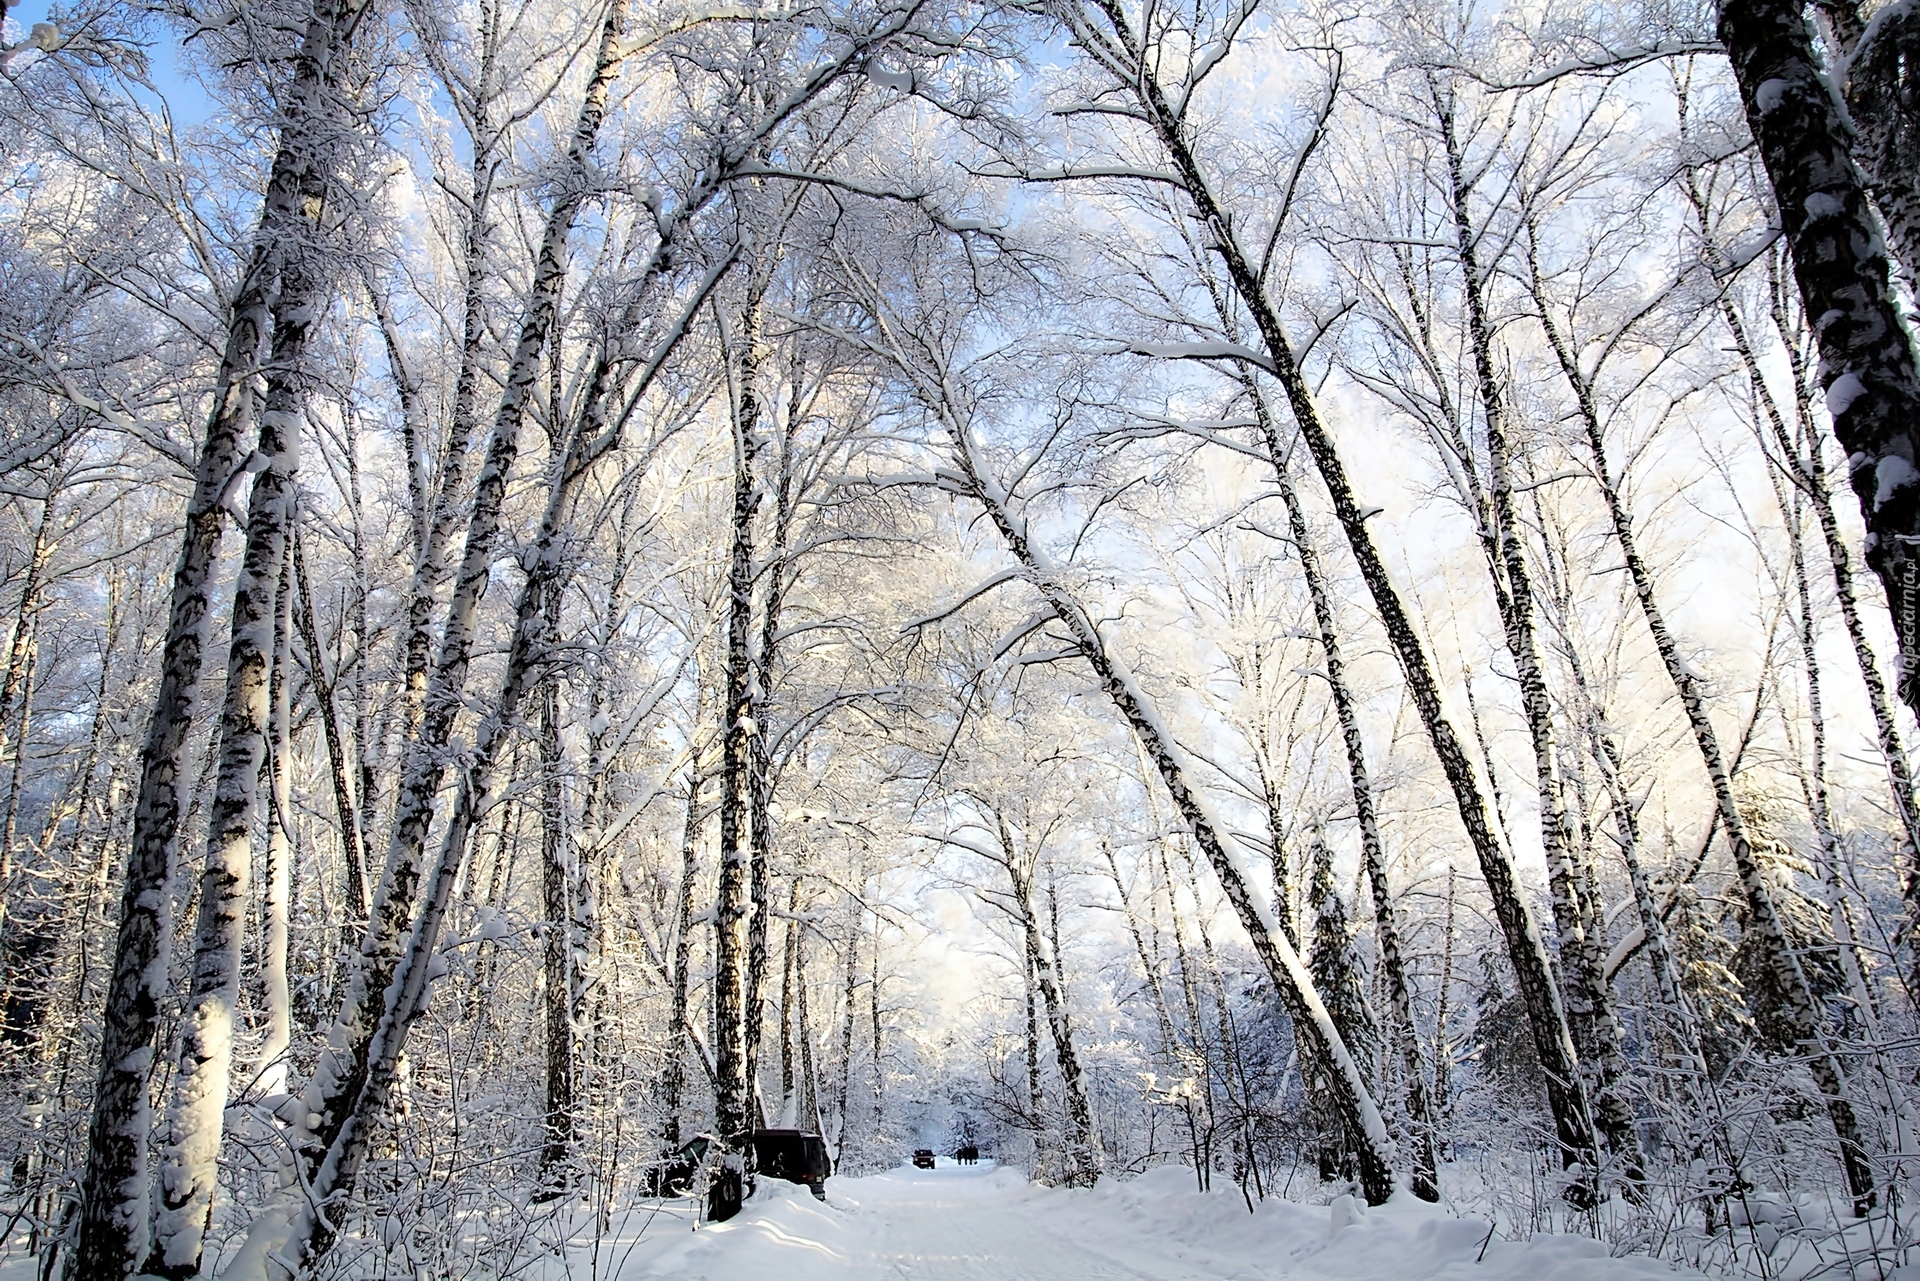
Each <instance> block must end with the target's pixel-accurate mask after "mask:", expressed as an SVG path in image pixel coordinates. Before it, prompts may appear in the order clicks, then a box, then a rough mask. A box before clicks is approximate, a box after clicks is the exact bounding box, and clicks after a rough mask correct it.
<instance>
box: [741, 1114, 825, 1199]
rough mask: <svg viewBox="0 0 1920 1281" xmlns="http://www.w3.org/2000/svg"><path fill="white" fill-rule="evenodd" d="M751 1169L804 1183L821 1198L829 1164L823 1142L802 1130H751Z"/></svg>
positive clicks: (821, 1139)
mask: <svg viewBox="0 0 1920 1281" xmlns="http://www.w3.org/2000/svg"><path fill="white" fill-rule="evenodd" d="M753 1164H754V1168H755V1169H756V1170H757V1171H758V1172H759V1173H761V1174H763V1175H765V1176H766V1177H767V1178H769V1179H785V1180H786V1181H787V1182H788V1183H804V1184H806V1185H807V1186H808V1187H809V1188H811V1189H813V1194H814V1195H815V1196H817V1197H819V1198H820V1199H821V1200H822V1201H824V1200H826V1199H827V1188H826V1183H827V1176H828V1175H830V1174H832V1173H833V1163H832V1162H831V1161H830V1160H828V1159H827V1141H826V1140H825V1139H823V1138H821V1137H820V1136H819V1135H817V1134H812V1133H809V1132H808V1131H806V1130H755V1131H754V1132H753Z"/></svg>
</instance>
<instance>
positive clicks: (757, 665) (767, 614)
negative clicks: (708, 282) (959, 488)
mask: <svg viewBox="0 0 1920 1281" xmlns="http://www.w3.org/2000/svg"><path fill="white" fill-rule="evenodd" d="M759 311H760V308H759V302H758V299H755V301H754V305H753V307H752V310H751V312H750V317H749V319H750V323H749V324H748V325H747V326H745V330H746V332H745V334H744V337H745V339H746V341H747V343H748V344H749V348H748V351H747V353H746V355H747V359H746V362H745V363H746V371H745V376H744V377H743V379H742V388H743V389H746V390H748V391H749V394H750V382H749V379H750V378H751V376H752V375H753V374H754V373H756V372H757V371H758V368H759V360H758V358H757V356H756V355H755V354H754V350H753V348H754V346H755V345H757V344H758V342H759V340H760V333H759V329H760V321H759ZM756 406H757V401H756ZM798 427H799V423H798V422H797V421H796V420H795V419H794V418H793V417H791V416H789V417H788V420H787V425H786V429H785V431H784V432H783V433H782V434H781V441H780V451H779V455H778V457H777V458H775V459H774V464H773V465H774V471H775V479H774V484H773V527H772V529H771V531H770V536H769V540H768V544H769V545H768V547H767V551H766V558H765V563H764V564H763V565H762V566H761V567H760V569H759V572H758V575H757V576H760V577H764V578H765V579H766V589H765V592H764V594H763V597H762V599H761V603H760V637H759V645H758V648H757V650H756V651H755V652H754V654H753V658H752V663H753V667H752V672H751V675H750V678H749V683H748V687H747V702H748V720H749V722H750V723H751V724H752V726H753V733H752V734H751V735H750V736H749V737H748V739H747V777H746V786H747V832H748V836H747V839H748V842H749V846H750V857H751V860H752V875H751V877H750V878H749V879H750V886H751V891H752V893H751V897H752V900H753V920H752V925H751V927H750V928H749V930H748V936H747V1001H746V1008H747V1029H746V1066H747V1080H748V1081H749V1082H750V1083H751V1088H752V1090H753V1098H754V1104H755V1111H756V1114H757V1113H758V1111H759V1105H758V1100H759V1097H760V1046H761V1042H762V1040H763V1039H764V1035H765V1028H766V986H767V967H768V965H769V953H768V943H767V936H768V931H769V930H770V929H771V928H772V922H773V913H772V901H771V900H772V892H773V891H772V883H773V817H772V808H773V762H772V759H771V757H770V754H769V751H768V744H769V742H770V741H771V737H772V730H771V728H770V721H769V717H770V716H771V713H772V710H773V708H772V702H773V682H774V664H775V663H776V661H778V658H779V642H780V616H781V614H782V612H783V611H784V609H785V606H786V586H787V536H788V529H789V526H790V524H791V522H792V519H793V474H792V469H793V445H794V433H795V431H796V430H797V429H798ZM743 430H747V431H750V430H752V423H751V421H749V422H747V423H745V424H744V425H743ZM758 450H759V447H758V446H756V447H755V452H758ZM749 479H750V480H751V478H749ZM748 555H749V561H751V555H752V548H751V546H749V548H748ZM780 1017H781V1020H782V1028H783V1032H784V1029H785V1021H786V1018H787V1014H786V1005H785V998H784V997H782V1004H781V1014H780ZM783 1054H784V1050H783ZM781 1062H782V1064H784V1063H785V1062H786V1060H785V1058H784V1057H783V1058H782V1060H781ZM781 1070H782V1072H783V1073H784V1072H785V1071H786V1068H785V1067H784V1066H783V1067H782V1069H781ZM783 1102H784V1100H783ZM763 1120H764V1118H763Z"/></svg>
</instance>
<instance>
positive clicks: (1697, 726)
mask: <svg viewBox="0 0 1920 1281" xmlns="http://www.w3.org/2000/svg"><path fill="white" fill-rule="evenodd" d="M1534 281H1535V283H1534V289H1535V295H1536V301H1537V302H1539V303H1541V306H1540V308H1539V317H1538V318H1539V320H1540V322H1541V325H1542V328H1543V330H1544V332H1545V333H1546V336H1547V341H1548V344H1549V345H1550V346H1551V347H1552V348H1553V350H1554V354H1555V356H1556V358H1557V359H1558V362H1559V364H1560V367H1561V371H1562V373H1563V374H1564V375H1565V376H1566V378H1567V382H1568V385H1569V386H1570V388H1571V389H1572V391H1573V393H1574V399H1575V404H1576V406H1577V413H1578V417H1579V420H1580V423H1581V426H1582V428H1583V430H1584V432H1585V435H1586V440H1587V448H1588V450H1589V452H1590V453H1591V454H1592V456H1593V475H1594V480H1595V482H1596V483H1597V484H1598V486H1599V488H1600V493H1601V497H1602V499H1603V500H1604V501H1605V503H1606V506H1607V513H1608V516H1609V518H1610V519H1611V522H1612V525H1613V534H1614V540H1615V541H1616V542H1617V543H1618V544H1619V545H1620V552H1621V556H1622V559H1624V560H1625V562H1626V566H1627V575H1628V578H1629V580H1630V582H1631V583H1632V585H1633V592H1634V596H1635V598H1636V599H1637V600H1638V602H1639V604H1640V612H1641V614H1642V616H1643V617H1644V618H1645V619H1646V622H1647V630H1648V631H1649V632H1650V633H1651V634H1652V637H1653V643H1654V648H1655V649H1656V650H1657V651H1658V652H1659V654H1660V661H1661V663H1662V665H1663V666H1664V667H1665V668H1666V671H1667V676H1668V679H1669V680H1671V681H1672V683H1673V687H1674V692H1675V693H1676V694H1678V695H1679V698H1680V705H1681V708H1682V709H1683V710H1684V712H1685V713H1686V717H1687V723H1688V726H1689V727H1690V728H1691V729H1692V731H1693V738H1694V742H1695V744H1696V745H1697V747H1698V748H1699V751H1700V757H1701V761H1702V763H1703V764H1704V765H1705V766H1706V770H1707V777H1708V779H1709V781H1710V782H1711V783H1712V786H1713V795H1714V807H1715V815H1716V817H1717V819H1718V822H1719V826H1720V830H1721V831H1722V832H1723V833H1725V835H1726V838H1727V846H1728V848H1729V849H1730V850H1731V851H1732V853H1733V862H1734V868H1735V870H1736V871H1737V873H1738V875H1739V878H1740V885H1741V890H1742V892H1743V895H1744V897H1745V899H1746V902H1747V910H1748V913H1749V915H1750V916H1751V918H1752V926H1751V928H1753V929H1754V930H1756V931H1758V932H1759V934H1760V937H1761V939H1762V942H1763V947H1764V955H1765V956H1766V958H1767V963H1768V964H1769V966H1771V967H1772V969H1773V972H1774V980H1775V982H1776V983H1777V984H1778V985H1779V989H1780V992H1781V994H1782V1016H1783V1017H1784V1018H1785V1019H1787V1020H1788V1021H1789V1023H1790V1025H1791V1026H1792V1028H1793V1030H1794V1035H1795V1038H1796V1040H1798V1042H1799V1043H1800V1044H1801V1046H1802V1047H1803V1050H1804V1052H1805V1053H1806V1054H1807V1055H1809V1063H1808V1067H1809V1069H1810V1070H1811V1071H1812V1073H1813V1076H1814V1080H1815V1082H1816V1083H1817V1084H1818V1086H1819V1088H1820V1093H1821V1095H1822V1097H1823V1098H1824V1099H1825V1101H1826V1107H1827V1115H1828V1117H1829V1119H1831V1121H1832V1122H1833V1128H1834V1134H1835V1136H1836V1137H1837V1138H1838V1140H1839V1143H1840V1156H1841V1162H1842V1164H1843V1165H1844V1166H1845V1168H1846V1173H1847V1186H1848V1190H1849V1191H1850V1192H1851V1193H1852V1195H1853V1198H1854V1203H1855V1205H1856V1206H1857V1207H1859V1212H1860V1213H1865V1211H1866V1209H1868V1208H1870V1207H1871V1206H1872V1204H1873V1200H1874V1192H1873V1175H1872V1170H1871V1167H1870V1166H1869V1165H1868V1163H1867V1154H1866V1149H1865V1147H1864V1140H1863V1137H1862V1134H1861V1131H1860V1126H1859V1121H1858V1119H1857V1118H1856V1117H1855V1115H1854V1111H1853V1104H1852V1102H1851V1100H1850V1099H1849V1097H1848V1093H1847V1084H1846V1078H1845V1074H1844V1072H1843V1071H1842V1069H1841V1065H1840V1061H1839V1059H1838V1057H1837V1056H1835V1055H1834V1053H1833V1051H1832V1048H1831V1047H1830V1046H1829V1045H1828V1044H1827V1042H1826V1038H1825V1033H1824V1031H1823V1030H1822V1028H1821V1015H1820V1010H1819V1007H1818V1005H1817V1003H1816V1002H1815V1000H1814V997H1813V992H1812V990H1811V989H1810V988H1809V987H1808V986H1807V979H1806V975H1805V974H1804V973H1803V972H1802V971H1801V968H1800V961H1799V958H1798V957H1797V956H1796V955H1795V954H1794V952H1793V949H1792V947H1791V945H1790V944H1789V942H1788V940H1787V936H1786V932H1785V930H1784V929H1783V927H1782V926H1781V923H1780V918H1779V916H1778V914H1777V913H1776V912H1775V911H1774V907H1773V896H1772V892H1771V891H1770V890H1769V889H1768V888H1767V882H1766V875H1765V873H1764V871H1763V870H1762V869H1761V867H1760V864H1759V861H1758V860H1757V859H1756V858H1755V857H1754V854H1753V846H1752V844H1751V842H1750V841H1749V840H1748V838H1747V830H1746V824H1745V822H1744V820H1743V819H1742V818H1741V817H1740V812H1739V809H1738V807H1737V806H1736V805H1735V804H1734V797H1733V779H1732V776H1731V774H1730V773H1729V772H1728V769H1727V766H1726V761H1725V758H1724V757H1723V755H1722V753H1721V750H1720V737H1719V733H1718V731H1717V730H1715V729H1714V726H1713V721H1712V719H1711V718H1710V717H1709V716H1708V715H1707V706H1706V697H1705V694H1704V692H1703V691H1702V690H1701V687H1700V680H1699V677H1698V676H1697V675H1696V674H1695V673H1694V671H1693V668H1692V667H1691V666H1690V665H1689V664H1688V663H1687V661H1686V660H1685V659H1684V658H1683V657H1682V656H1681V654H1680V648H1679V645H1678V643H1677V642H1676V641H1675V640H1674V637H1673V633H1672V631H1671V630H1670V629H1669V628H1668V626H1667V621H1666V616H1665V615H1664V614H1663V613H1662V612H1661V609H1660V603H1659V599H1658V597H1657V595H1656V594H1655V590H1654V582H1653V572H1652V570H1651V568H1650V567H1649V566H1648V565H1647V563H1646V560H1645V559H1644V558H1643V557H1642V556H1641V554H1640V549H1639V545H1638V543H1637V542H1636V540H1635V536H1634V531H1633V518H1632V515H1631V513H1629V512H1628V510H1627V506H1626V501H1625V499H1624V498H1623V497H1622V495H1621V493H1620V487H1619V483H1618V481H1616V480H1615V478H1614V473H1613V469H1612V466H1611V464H1610V462H1609V461H1608V457H1607V448H1606V438H1605V435H1604V430H1603V426H1602V423H1601V420H1600V411H1599V406H1598V404H1597V403H1596V402H1595V400H1594V395H1593V387H1592V383H1591V380H1590V379H1589V378H1588V377H1587V375H1586V374H1585V372H1584V371H1583V370H1582V369H1581V367H1580V364H1579V361H1578V358H1577V356H1576V355H1575V353H1574V352H1573V350H1572V348H1571V347H1570V345H1569V344H1568V342H1567V340H1566V338H1565V336H1564V335H1563V334H1562V333H1561V331H1560V329H1559V327H1558V326H1557V325H1556V324H1555V323H1554V321H1553V319H1552V315H1551V313H1550V311H1549V310H1548V309H1547V307H1546V306H1545V305H1544V301H1545V300H1544V296H1543V294H1542V293H1541V290H1540V285H1539V276H1538V272H1537V270H1536V271H1535V272H1534ZM1916 403H1917V404H1920V402H1916Z"/></svg>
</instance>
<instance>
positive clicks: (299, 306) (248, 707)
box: [146, 251, 326, 1281]
mask: <svg viewBox="0 0 1920 1281" xmlns="http://www.w3.org/2000/svg"><path fill="white" fill-rule="evenodd" d="M310 255H311V251H308V252H306V253H299V254H297V255H296V256H294V257H292V258H291V259H290V261H288V263H287V264H286V265H285V267H284V269H283V276H282V281H281V286H280V294H279V297H278V298H277V299H276V300H275V302H274V306H273V320H274V326H273V354H272V364H271V367H270V372H269V374H268V379H267V394H266V400H265V403H264V404H263V406H262V408H261V412H260V433H259V444H258V446H257V448H256V451H255V453H254V455H253V459H254V461H255V462H257V463H263V464H264V466H263V467H260V468H258V469H257V470H256V474H255V476H254V481H253V492H252V495H251V497H250V498H249V499H248V504H247V546H246V554H245V557H244V559H243V560H242V561H241V565H240V575H239V578H238V580H237V581H236V582H235V584H234V597H233V632H232V639H231V640H230V641H229V643H228V648H227V684H226V696H225V705H224V706H223V708H222V709H221V714H220V763H219V773H218V776H217V781H216V782H215V785H214V796H213V805H212V807H211V810H210V813H209V818H208V830H207V853H206V863H205V865H204V867H203V868H202V870H201V873H200V911H199V921H198V924H197V925H196V927H195V931H194V954H193V963H192V979H191V982H192V987H191V990H190V992H189V994H188V997H187V1006H186V1011H185V1013H184V1014H183V1016H182V1018H181V1026H180V1052H179V1058H178V1060H177V1061H176V1063H175V1067H174V1074H173V1082H172V1098H171V1102H170V1103H169V1105H168V1109H167V1119H166V1128H165V1133H164V1137H163V1139H162V1141H161V1145H160V1171H159V1174H160V1205H159V1207H158V1209H157V1211H156V1213H155V1215H154V1225H153V1253H152V1255H151V1256H150V1257H149V1258H148V1260H147V1264H146V1267H147V1271H148V1272H150V1273H152V1274H154V1275H156V1276H163V1277H169V1278H174V1279H175V1281H184V1279H185V1278H189V1277H192V1276H194V1275H195V1274H196V1273H198V1272H199V1270H200V1254H201V1249H202V1246H203V1244H204V1240H205V1233H206V1227H207V1223H208V1220H209V1218H210V1216H211V1214H212V1206H213V1198H214V1191H215V1187H216V1183H217V1180H218V1169H217V1162H218V1159H219V1155H220V1140H221V1136H222V1132H223V1128H224V1116H225V1113H226V1106H227V1093H228V1089H229V1084H230V1080H231V1076H232V1066H233V1040H234V1034H235V1032H236V1031H237V1030H238V1025H239V1002H240V951H241V946H242V944H243V943H244V941H245V936H246V925H247V912H248V908H249V906H250V904H249V902H248V894H249V890H250V886H251V882H252V877H253V839H252V838H253V824H254V820H255V817H256V814H257V810H258V800H259V791H260V776H261V774H262V772H263V767H264V766H265V764H266V761H267V738H268V732H269V721H270V719H271V707H270V703H271V700H270V698H269V694H270V683H271V681H270V677H271V669H272V666H273V655H274V649H275V643H274V642H275V631H276V626H277V623H278V621H279V618H280V614H281V610H280V605H279V599H278V593H279V590H280V585H281V582H282V580H283V579H284V578H285V577H286V575H285V561H286V554H287V537H288V532H289V529H290V527H291V525H292V517H293V502H294V473H295V471H296V470H297V469H298V467H299V460H300V424H301V419H302V417H303V414H304V410H305V405H304V399H305V396H304V393H305V379H304V377H303V373H302V366H303V364H304V361H305V356H306V349H307V343H308V339H309V336H310V335H311V333H312V330H313V327H314V326H315V325H316V324H317V323H318V321H319V318H320V317H319V315H318V311H319V309H320V305H321V303H322V301H323V300H324V298H325V296H326V294H325V291H324V290H323V287H322V283H321V280H320V279H319V278H318V276H317V273H316V272H315V271H314V270H313V268H314V266H315V264H314V263H313V262H312V261H310V260H309V259H310ZM250 469H251V464H250Z"/></svg>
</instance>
